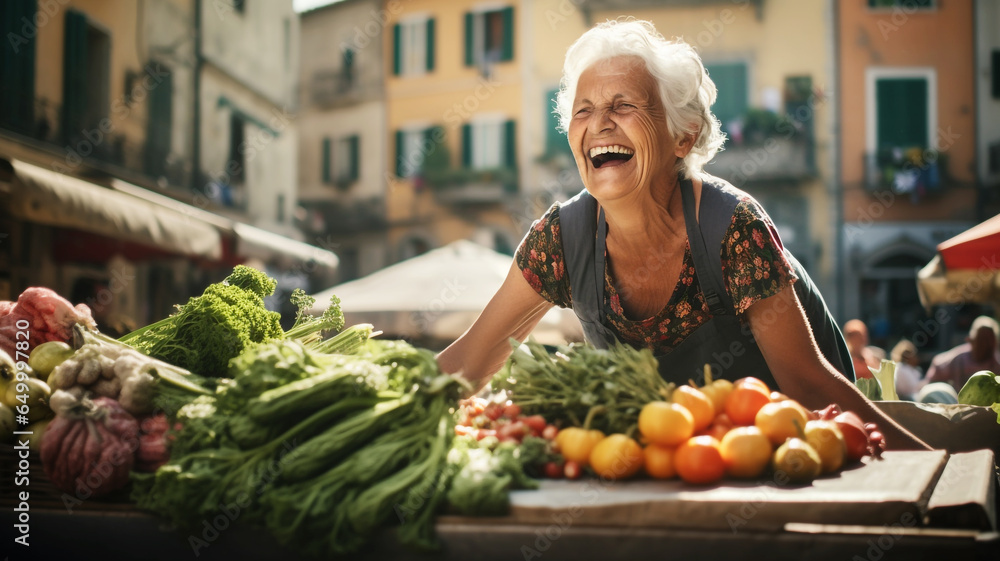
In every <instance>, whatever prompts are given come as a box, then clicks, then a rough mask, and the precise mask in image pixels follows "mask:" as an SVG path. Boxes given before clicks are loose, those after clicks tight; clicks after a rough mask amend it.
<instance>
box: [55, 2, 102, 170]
mask: <svg viewBox="0 0 1000 561" xmlns="http://www.w3.org/2000/svg"><path fill="white" fill-rule="evenodd" d="M64 49H65V50H64V53H65V55H64V57H63V60H64V62H63V64H64V67H63V100H64V101H63V108H62V117H63V134H64V136H65V137H66V141H67V142H70V143H74V144H75V143H76V141H77V140H78V139H79V138H80V136H81V135H82V134H83V133H84V131H85V130H92V129H95V128H99V127H100V123H101V121H102V120H103V119H106V118H107V117H108V113H109V109H110V88H111V36H110V35H108V34H107V33H106V32H105V31H103V30H102V29H99V28H97V27H95V26H94V25H92V24H91V22H90V21H88V19H87V16H86V15H85V14H83V13H82V12H78V11H76V10H67V11H66V27H65V43H64ZM106 149H107V146H106V145H101V146H95V152H94V154H95V156H98V157H100V156H102V155H103V153H104V150H106Z"/></svg>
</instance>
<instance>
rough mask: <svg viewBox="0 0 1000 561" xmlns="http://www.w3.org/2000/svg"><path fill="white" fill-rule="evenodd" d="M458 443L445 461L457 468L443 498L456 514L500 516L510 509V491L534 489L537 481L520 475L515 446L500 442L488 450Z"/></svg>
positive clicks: (466, 442)
mask: <svg viewBox="0 0 1000 561" xmlns="http://www.w3.org/2000/svg"><path fill="white" fill-rule="evenodd" d="M456 440H457V441H458V439H456ZM458 442H459V444H457V445H456V446H455V447H454V448H453V449H452V451H451V452H450V453H449V461H450V462H452V463H454V464H455V465H457V466H459V469H458V473H457V474H456V475H455V479H454V480H453V481H452V482H451V486H450V488H449V489H448V494H447V499H448V504H449V505H451V506H452V507H453V508H454V509H455V510H457V511H458V512H459V513H460V514H464V515H467V516H502V515H505V514H507V512H508V511H509V510H510V491H511V490H513V489H536V488H538V482H537V481H535V480H534V479H531V478H530V477H528V476H527V475H526V474H525V473H524V463H523V461H522V459H521V457H520V455H521V452H522V450H521V449H520V448H519V447H518V446H517V445H516V444H514V443H512V442H504V443H501V444H499V445H498V446H497V447H496V448H495V449H493V450H490V449H489V448H485V447H479V446H477V445H476V443H475V440H471V439H463V440H461V441H458Z"/></svg>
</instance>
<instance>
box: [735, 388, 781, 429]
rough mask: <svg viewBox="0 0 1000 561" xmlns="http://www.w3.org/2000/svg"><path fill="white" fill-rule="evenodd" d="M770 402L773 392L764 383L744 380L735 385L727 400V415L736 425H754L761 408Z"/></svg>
mask: <svg viewBox="0 0 1000 561" xmlns="http://www.w3.org/2000/svg"><path fill="white" fill-rule="evenodd" d="M754 381H756V383H755V382H754ZM770 402H771V392H770V390H768V389H767V386H766V385H765V384H764V382H761V381H760V380H757V379H756V378H743V379H742V380H738V381H737V382H736V383H734V384H733V391H732V392H730V393H729V397H727V398H726V415H729V418H730V420H732V421H733V424H735V425H740V426H746V425H752V424H753V422H754V419H755V418H756V417H757V412H758V411H760V408H761V407H763V406H764V405H765V404H768V403H770Z"/></svg>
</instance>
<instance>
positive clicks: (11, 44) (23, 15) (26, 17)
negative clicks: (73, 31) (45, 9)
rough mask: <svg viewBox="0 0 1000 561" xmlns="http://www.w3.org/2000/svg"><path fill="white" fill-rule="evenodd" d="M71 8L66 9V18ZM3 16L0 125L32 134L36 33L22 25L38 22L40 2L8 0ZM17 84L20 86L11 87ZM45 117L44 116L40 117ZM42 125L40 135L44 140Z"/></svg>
mask: <svg viewBox="0 0 1000 561" xmlns="http://www.w3.org/2000/svg"><path fill="white" fill-rule="evenodd" d="M70 13H75V12H73V11H72V10H70V11H67V18H69V17H70V16H69V14H70ZM3 14H4V16H3V17H0V37H3V38H4V44H3V46H2V47H0V84H2V85H0V107H3V111H0V127H9V128H11V129H13V130H15V131H18V132H21V133H29V134H30V133H32V132H34V131H33V128H34V127H35V117H34V115H35V111H34V109H35V51H36V45H35V36H36V35H35V34H34V33H31V34H29V35H30V37H27V36H25V35H24V34H23V32H22V28H23V27H24V22H25V21H35V17H36V16H37V15H38V4H37V2H36V1H35V0H9V1H7V2H4V4H3ZM9 84H17V87H8V85H9ZM41 117H43V118H44V116H41ZM43 132H46V131H43V129H42V127H38V130H37V134H38V136H40V137H42V139H43V140H44V139H45V135H44V134H42V133H43Z"/></svg>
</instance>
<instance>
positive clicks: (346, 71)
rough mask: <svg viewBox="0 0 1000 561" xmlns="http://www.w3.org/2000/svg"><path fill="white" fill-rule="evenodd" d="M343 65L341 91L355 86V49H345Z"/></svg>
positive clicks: (341, 69)
mask: <svg viewBox="0 0 1000 561" xmlns="http://www.w3.org/2000/svg"><path fill="white" fill-rule="evenodd" d="M343 58H344V60H343V65H342V66H341V68H340V75H341V80H342V82H341V89H342V90H347V89H350V87H351V86H352V85H354V49H350V48H345V49H344V53H343Z"/></svg>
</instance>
